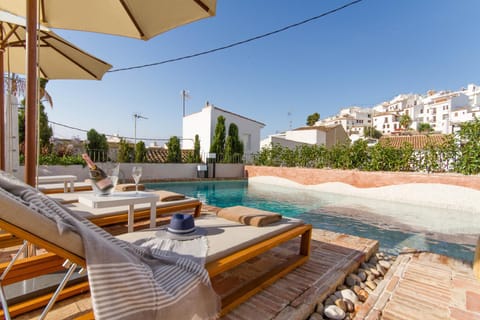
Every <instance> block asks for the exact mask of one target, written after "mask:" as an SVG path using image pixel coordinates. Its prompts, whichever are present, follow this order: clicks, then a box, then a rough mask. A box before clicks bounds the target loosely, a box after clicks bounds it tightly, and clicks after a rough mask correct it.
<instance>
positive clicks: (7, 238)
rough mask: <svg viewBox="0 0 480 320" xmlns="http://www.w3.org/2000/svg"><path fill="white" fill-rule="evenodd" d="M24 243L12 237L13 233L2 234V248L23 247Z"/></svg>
mask: <svg viewBox="0 0 480 320" xmlns="http://www.w3.org/2000/svg"><path fill="white" fill-rule="evenodd" d="M22 242H23V240H22V239H19V238H17V237H15V236H14V235H12V234H11V233H2V234H0V248H1V249H4V248H10V247H14V246H18V245H21V244H22Z"/></svg>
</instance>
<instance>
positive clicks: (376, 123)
mask: <svg viewBox="0 0 480 320" xmlns="http://www.w3.org/2000/svg"><path fill="white" fill-rule="evenodd" d="M373 127H374V128H375V129H376V130H378V131H380V132H381V133H382V134H392V133H394V132H397V131H399V130H400V122H399V116H398V114H397V113H396V112H380V113H375V114H374V116H373Z"/></svg>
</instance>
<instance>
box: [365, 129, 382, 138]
mask: <svg viewBox="0 0 480 320" xmlns="http://www.w3.org/2000/svg"><path fill="white" fill-rule="evenodd" d="M363 135H364V136H365V137H370V138H374V139H380V137H381V136H382V133H381V132H380V131H378V130H377V129H375V128H374V127H363Z"/></svg>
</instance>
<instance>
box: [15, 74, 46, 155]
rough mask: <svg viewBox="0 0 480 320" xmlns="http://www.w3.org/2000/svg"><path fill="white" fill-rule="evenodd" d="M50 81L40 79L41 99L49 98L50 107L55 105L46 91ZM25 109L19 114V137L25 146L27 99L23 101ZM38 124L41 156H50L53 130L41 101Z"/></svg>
mask: <svg viewBox="0 0 480 320" xmlns="http://www.w3.org/2000/svg"><path fill="white" fill-rule="evenodd" d="M47 83H48V80H46V79H40V99H41V98H43V97H45V96H46V97H48V98H47V101H48V102H49V104H50V105H53V102H52V98H51V97H50V95H49V94H48V93H47V92H46V91H45V88H46V86H47ZM21 103H22V105H23V108H22V109H20V110H19V112H18V136H19V143H20V144H21V145H23V144H24V143H25V99H24V100H22V102H21ZM38 123H39V129H38V130H39V132H38V135H39V136H38V138H39V140H40V154H49V153H50V152H51V150H52V143H51V141H50V139H51V138H52V136H53V129H52V127H50V126H49V125H48V116H47V113H46V112H45V106H44V105H43V103H42V102H41V101H40V103H39V115H38Z"/></svg>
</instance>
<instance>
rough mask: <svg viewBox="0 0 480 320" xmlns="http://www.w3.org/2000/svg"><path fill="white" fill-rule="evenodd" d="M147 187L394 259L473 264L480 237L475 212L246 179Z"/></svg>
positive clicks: (166, 183)
mask: <svg viewBox="0 0 480 320" xmlns="http://www.w3.org/2000/svg"><path fill="white" fill-rule="evenodd" d="M147 187H148V188H150V189H157V190H158V189H163V190H170V191H174V192H179V193H183V194H185V195H188V196H191V197H195V198H198V199H200V200H201V201H202V202H204V203H206V204H208V205H212V206H216V207H221V208H224V207H230V206H235V205H243V206H247V207H252V208H258V209H262V210H268V211H273V212H278V213H281V214H283V215H285V216H288V217H293V218H299V219H302V220H304V221H305V222H307V223H310V224H312V225H313V227H314V228H320V229H325V230H330V231H334V232H341V233H346V234H351V235H356V236H359V237H364V238H370V239H375V240H378V241H379V242H380V249H381V250H383V251H386V252H389V253H391V254H398V253H399V252H400V251H401V250H402V249H403V248H405V247H408V248H415V249H418V250H425V251H430V252H435V253H439V254H444V255H448V256H451V257H454V258H457V259H460V260H464V261H467V262H472V261H473V255H474V251H475V244H476V239H477V236H478V234H480V223H472V222H476V221H475V220H474V219H477V218H476V217H473V216H472V213H465V212H455V211H454V210H442V209H438V208H430V207H419V206H414V205H409V204H400V203H393V202H387V201H379V200H372V199H364V198H356V197H350V196H349V197H346V196H342V195H338V194H329V193H321V192H318V191H309V190H303V189H294V188H286V187H281V186H272V185H263V184H248V182H247V181H246V180H234V181H231V180H228V181H200V182H165V183H150V184H148V186H147ZM475 216H478V215H475ZM425 219H427V221H428V223H425Z"/></svg>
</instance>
